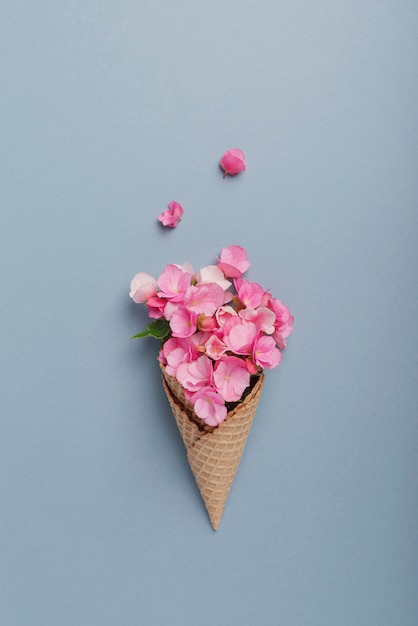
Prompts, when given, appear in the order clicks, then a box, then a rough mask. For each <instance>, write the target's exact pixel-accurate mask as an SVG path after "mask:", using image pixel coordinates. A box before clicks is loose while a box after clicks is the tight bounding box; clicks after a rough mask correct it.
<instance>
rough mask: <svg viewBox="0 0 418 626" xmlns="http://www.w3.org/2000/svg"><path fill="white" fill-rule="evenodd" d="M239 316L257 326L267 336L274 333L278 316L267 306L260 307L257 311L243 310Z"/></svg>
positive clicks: (248, 308)
mask: <svg viewBox="0 0 418 626" xmlns="http://www.w3.org/2000/svg"><path fill="white" fill-rule="evenodd" d="M238 315H239V316H240V317H241V318H242V319H243V320H247V321H248V322H254V323H255V324H257V326H258V328H259V329H260V330H261V331H262V332H263V333H266V335H272V334H273V333H274V330H275V326H274V323H275V321H276V316H275V314H274V312H273V311H272V310H271V309H268V308H267V307H265V306H259V307H258V308H257V309H252V308H251V307H247V308H246V309H241V310H240V311H239V313H238Z"/></svg>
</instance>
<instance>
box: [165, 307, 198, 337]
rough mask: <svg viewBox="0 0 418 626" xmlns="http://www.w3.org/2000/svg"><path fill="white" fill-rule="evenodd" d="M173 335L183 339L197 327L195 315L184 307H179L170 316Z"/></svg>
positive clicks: (189, 335)
mask: <svg viewBox="0 0 418 626" xmlns="http://www.w3.org/2000/svg"><path fill="white" fill-rule="evenodd" d="M170 328H171V331H172V334H173V337H179V338H181V339H184V338H185V337H191V336H192V335H193V334H194V333H195V332H196V329H197V315H196V313H194V312H193V311H189V309H186V307H183V306H181V307H179V308H178V309H177V310H176V311H174V313H173V314H172V316H171V318H170Z"/></svg>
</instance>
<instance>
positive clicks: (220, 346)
mask: <svg viewBox="0 0 418 626" xmlns="http://www.w3.org/2000/svg"><path fill="white" fill-rule="evenodd" d="M227 350H228V348H227V347H226V345H225V344H224V342H223V341H222V340H221V339H220V338H219V337H218V336H217V335H211V337H210V338H209V339H208V341H207V342H206V344H205V351H206V354H207V355H208V356H209V357H210V358H211V359H213V360H214V361H218V360H219V359H220V358H221V357H222V356H223V355H224V354H225V352H226V351H227Z"/></svg>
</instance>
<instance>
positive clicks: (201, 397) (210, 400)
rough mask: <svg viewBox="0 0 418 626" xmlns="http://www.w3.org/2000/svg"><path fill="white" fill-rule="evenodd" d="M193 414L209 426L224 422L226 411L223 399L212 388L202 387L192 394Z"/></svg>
mask: <svg viewBox="0 0 418 626" xmlns="http://www.w3.org/2000/svg"><path fill="white" fill-rule="evenodd" d="M192 402H193V403H194V412H195V413H196V415H197V416H198V417H200V418H201V419H202V420H203V421H204V422H205V423H206V424H208V425H209V426H218V424H220V423H221V422H223V421H224V419H225V418H226V415H227V410H226V406H225V402H224V399H223V397H222V396H221V395H220V394H219V393H217V391H215V389H213V387H202V388H201V389H199V391H197V392H196V393H195V394H193V398H192Z"/></svg>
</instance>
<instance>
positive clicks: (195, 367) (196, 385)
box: [176, 354, 213, 392]
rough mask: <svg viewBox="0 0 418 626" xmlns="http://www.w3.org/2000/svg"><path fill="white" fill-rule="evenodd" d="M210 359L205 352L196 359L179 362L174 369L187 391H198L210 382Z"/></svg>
mask: <svg viewBox="0 0 418 626" xmlns="http://www.w3.org/2000/svg"><path fill="white" fill-rule="evenodd" d="M212 377H213V368H212V361H211V360H210V359H209V357H207V356H206V355H205V354H203V355H202V356H200V357H199V358H198V359H196V361H191V362H190V363H181V364H180V365H179V366H178V368H177V371H176V378H177V380H178V381H179V383H180V385H182V386H183V387H184V388H185V389H187V390H188V391H193V392H194V391H198V390H199V389H201V388H202V387H208V386H210V385H211V384H212Z"/></svg>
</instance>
